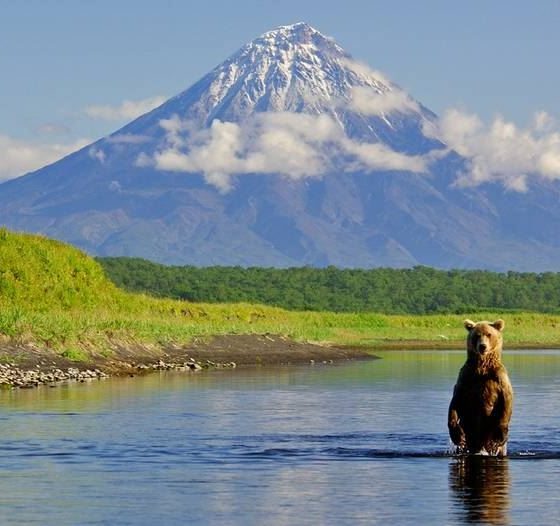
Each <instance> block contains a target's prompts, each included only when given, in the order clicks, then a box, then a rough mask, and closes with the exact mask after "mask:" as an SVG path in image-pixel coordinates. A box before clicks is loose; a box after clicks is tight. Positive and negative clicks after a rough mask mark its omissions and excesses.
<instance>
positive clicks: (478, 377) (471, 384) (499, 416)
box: [447, 320, 513, 456]
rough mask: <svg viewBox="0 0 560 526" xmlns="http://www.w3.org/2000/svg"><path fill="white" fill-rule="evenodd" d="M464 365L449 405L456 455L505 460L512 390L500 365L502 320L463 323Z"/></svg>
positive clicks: (511, 406)
mask: <svg viewBox="0 0 560 526" xmlns="http://www.w3.org/2000/svg"><path fill="white" fill-rule="evenodd" d="M465 328H466V329H467V331H468V332H469V334H468V336H467V361H466V362H465V364H464V365H463V367H462V368H461V371H460V372H459V377H458V378H457V383H456V384H455V388H454V390H453V398H452V399H451V403H450V404H449V413H448V417H447V425H448V427H449V436H450V437H451V440H452V441H453V443H454V444H455V445H456V446H457V450H458V452H459V453H464V454H477V453H482V454H485V453H486V454H489V455H496V456H505V455H506V454H507V439H508V431H509V421H510V419H511V413H512V408H513V389H512V387H511V383H510V381H509V377H508V374H507V371H506V368H505V367H504V366H503V364H502V360H501V358H502V331H503V329H504V320H496V321H495V322H494V323H489V322H487V321H480V322H478V323H475V322H473V321H471V320H465Z"/></svg>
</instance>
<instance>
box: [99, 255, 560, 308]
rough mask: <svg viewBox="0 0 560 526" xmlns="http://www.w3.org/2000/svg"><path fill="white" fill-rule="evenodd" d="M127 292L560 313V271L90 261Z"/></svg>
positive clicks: (310, 304) (290, 304)
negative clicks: (278, 266)
mask: <svg viewBox="0 0 560 526" xmlns="http://www.w3.org/2000/svg"><path fill="white" fill-rule="evenodd" d="M98 261H99V262H100V263H101V265H102V266H103V267H104V269H105V272H106V274H107V276H108V277H109V278H110V279H111V280H112V281H114V282H115V283H116V284H117V285H118V286H120V287H123V288H125V289H127V290H130V291H136V292H145V293H148V294H151V295H154V296H159V297H168V298H176V299H183V300H188V301H193V302H209V303H231V302H248V303H261V304H266V305H274V306H278V307H282V308H285V309H290V310H314V311H333V312H367V311H370V312H382V313H387V314H430V313H438V314H445V313H463V312H471V313H472V312H476V311H483V310H496V309H501V310H524V311H537V312H560V273H555V272H545V273H530V272H505V273H499V272H491V271H484V270H437V269H434V268H430V267H424V266H417V267H413V268H408V269H393V268H375V269H367V270H365V269H339V268H336V267H327V268H314V267H295V268H286V269H279V268H260V267H250V268H244V267H193V266H166V265H160V264H157V263H152V262H150V261H146V260H143V259H138V258H98Z"/></svg>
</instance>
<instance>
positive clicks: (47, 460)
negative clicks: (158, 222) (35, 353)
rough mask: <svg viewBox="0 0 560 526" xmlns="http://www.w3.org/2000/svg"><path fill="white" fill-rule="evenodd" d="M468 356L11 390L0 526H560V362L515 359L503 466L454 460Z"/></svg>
mask: <svg viewBox="0 0 560 526" xmlns="http://www.w3.org/2000/svg"><path fill="white" fill-rule="evenodd" d="M463 355H464V353H463V352H435V353H433V352H402V353H400V352H392V353H386V354H383V355H382V359H380V360H373V361H368V362H352V363H349V364H345V365H339V366H305V367H284V368H278V369H246V370H242V369H238V370H235V371H215V372H204V373H201V374H196V375H195V374H190V375H189V374H184V373H172V374H170V373H161V374H154V375H151V376H148V377H145V378H134V379H121V380H107V381H104V382H95V383H90V384H69V385H65V386H59V387H57V388H54V389H53V388H47V387H43V388H40V389H35V390H20V391H10V392H1V393H0V474H1V476H0V524H6V525H9V524H41V525H43V524H57V525H66V524H111V525H112V524H119V525H120V524H135V525H136V524H140V525H144V524H146V525H148V524H150V525H151V524H187V523H188V524H224V525H227V524H240V525H241V524H242V525H253V524H255V525H265V524H266V525H283V524H285V525H295V524H314V525H315V524H333V525H334V524H336V525H345V524H352V525H353V524H392V525H399V524H412V523H416V524H434V525H435V524H506V525H507V524H512V525H513V524H533V525H538V524H543V525H545V524H546V525H549V524H559V523H560V500H559V499H560V498H559V497H558V496H557V495H558V483H559V482H560V478H559V476H560V433H559V432H558V431H559V429H558V428H559V420H560V419H559V417H560V404H559V402H560V353H559V352H556V351H530V352H522V351H515V352H508V353H507V355H506V356H505V358H504V360H505V362H506V365H507V367H508V369H509V372H510V376H511V379H512V382H513V385H514V389H515V395H516V398H515V408H514V416H513V420H512V424H511V439H510V442H509V453H510V456H509V458H507V459H501V460H499V459H492V458H482V457H477V458H471V459H466V460H464V459H463V460H460V459H457V458H453V457H452V456H450V455H449V453H448V449H449V441H448V438H447V428H446V413H447V405H448V403H449V399H450V396H451V391H452V388H453V385H454V383H455V379H456V376H457V372H458V369H459V367H460V366H461V364H462V362H463V360H464V356H463Z"/></svg>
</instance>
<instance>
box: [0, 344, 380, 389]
mask: <svg viewBox="0 0 560 526" xmlns="http://www.w3.org/2000/svg"><path fill="white" fill-rule="evenodd" d="M84 355H85V356H87V359H85V360H80V361H76V360H71V359H69V358H68V357H65V356H63V355H60V354H58V353H56V352H55V351H53V350H52V349H48V348H43V347H40V346H38V345H36V344H34V343H32V342H13V341H10V340H4V341H3V342H0V387H3V388H16V387H19V388H29V387H37V386H39V385H53V386H54V385H56V384H57V383H58V382H64V381H78V382H85V381H91V380H101V379H104V378H107V377H108V376H135V375H138V374H146V373H149V372H152V371H170V370H178V371H185V372H191V373H192V372H197V371H200V370H202V369H208V368H211V369H215V368H235V367H237V366H238V365H240V366H261V365H288V364H303V363H307V364H310V363H334V362H335V361H336V362H339V361H342V360H350V359H360V358H368V357H371V356H370V355H369V354H368V353H367V352H366V351H364V350H361V349H340V348H335V347H329V346H323V345H316V344H311V343H300V342H294V341H293V340H290V339H288V338H285V337H283V336H277V335H269V334H266V335H223V336H216V337H213V338H204V339H202V338H198V339H196V338H195V339H194V340H192V341H190V342H188V343H187V344H179V343H175V344H168V345H166V346H164V347H160V346H156V345H146V344H140V343H130V342H127V343H123V342H114V344H113V345H112V349H111V350H110V351H109V352H107V351H106V350H105V352H104V353H97V352H96V351H95V349H90V350H87V349H86V350H84Z"/></svg>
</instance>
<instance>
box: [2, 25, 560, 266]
mask: <svg viewBox="0 0 560 526" xmlns="http://www.w3.org/2000/svg"><path fill="white" fill-rule="evenodd" d="M434 119H435V115H434V114H433V113H432V112H431V111H429V110H428V109H426V108H425V107H423V106H422V105H421V104H420V103H419V102H417V101H415V100H414V99H413V98H412V97H410V96H409V95H408V94H406V93H405V92H404V91H403V90H401V89H400V88H399V87H398V86H396V85H394V84H393V83H391V82H390V81H388V80H386V79H385V78H384V77H383V76H382V75H380V74H379V73H377V72H375V71H373V70H371V69H370V68H368V67H367V66H365V65H363V64H360V63H358V62H356V61H355V60H353V59H352V57H351V56H350V55H348V54H347V53H346V52H345V51H344V50H343V49H342V48H341V47H340V46H339V45H338V44H336V43H335V42H334V41H333V40H332V39H330V38H327V37H325V36H323V35H322V34H321V33H319V32H318V31H316V30H315V29H313V28H311V27H310V26H308V25H307V24H303V23H300V24H294V25H292V26H283V27H280V28H278V29H276V30H273V31H270V32H268V33H265V34H264V35H262V36H261V37H259V38H257V39H255V40H254V41H252V42H250V43H249V44H247V45H246V46H244V47H243V48H242V49H241V50H239V51H238V52H237V53H235V54H234V55H232V56H231V57H230V58H229V59H228V60H226V61H225V62H224V63H222V64H220V65H218V66H217V67H216V68H215V69H213V70H212V71H211V72H210V73H208V74H207V75H206V76H205V77H203V78H202V79H201V80H200V81H198V82H197V83H195V84H194V85H193V86H192V87H190V88H189V89H187V90H185V91H184V92H182V93H180V94H179V95H177V96H175V97H173V98H171V99H170V100H169V101H167V102H166V103H164V104H163V105H162V106H160V107H159V108H156V109H155V110H153V111H151V112H150V113H148V114H146V115H143V116H142V117H140V118H138V119H136V120H135V121H133V122H131V123H130V124H128V125H127V126H125V127H124V128H122V129H120V130H118V131H116V132H115V133H113V134H112V135H110V136H108V137H106V138H103V139H100V140H99V141H97V142H95V143H94V144H92V145H90V146H88V147H86V148H84V149H82V150H80V151H79V152H76V153H74V154H72V155H70V156H68V157H66V158H65V159H62V160H60V161H58V162H57V163H54V164H53V165H50V166H47V167H45V168H43V169H41V170H38V171H37V172H34V173H32V174H28V175H26V176H24V177H21V178H18V179H15V180H12V181H8V182H6V183H4V184H2V185H0V224H3V225H6V226H8V227H10V228H14V229H18V230H24V231H30V232H41V233H44V234H46V235H48V236H51V237H55V238H58V239H62V240H65V241H69V242H71V243H73V244H75V245H77V246H79V247H81V248H83V249H85V250H87V251H88V252H90V253H92V254H97V255H104V256H105V255H107V256H108V255H111V256H116V255H125V256H139V257H144V258H147V259H151V260H154V261H158V262H164V263H174V264H195V265H214V264H227V265H244V266H251V265H256V266H294V265H317V266H324V265H337V266H344V267H372V266H411V265H416V264H425V265H431V266H436V267H443V268H446V267H467V268H469V267H470V268H481V267H482V268H490V269H496V270H505V269H518V270H536V271H539V270H560V240H559V239H558V236H557V234H556V232H557V231H558V227H559V226H560V206H559V204H558V203H559V201H560V187H559V186H558V184H557V183H554V182H543V183H540V184H539V185H535V184H533V185H532V186H529V188H528V191H527V192H526V193H523V194H519V193H515V192H511V191H507V190H505V189H504V188H502V187H501V186H498V185H490V184H486V185H482V186H478V187H476V188H461V187H458V186H457V185H455V184H454V183H455V181H456V179H457V176H458V174H460V173H461V171H462V170H464V169H465V160H464V159H462V158H460V157H459V156H458V155H456V154H454V153H447V154H445V153H444V145H443V144H441V143H440V142H438V141H437V140H434V139H433V138H430V137H427V136H426V135H425V134H424V127H425V125H426V123H430V122H432V121H433V120H434ZM434 153H435V154H434Z"/></svg>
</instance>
